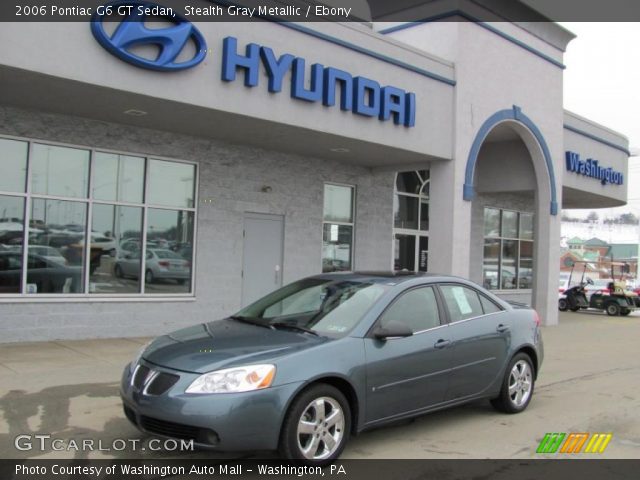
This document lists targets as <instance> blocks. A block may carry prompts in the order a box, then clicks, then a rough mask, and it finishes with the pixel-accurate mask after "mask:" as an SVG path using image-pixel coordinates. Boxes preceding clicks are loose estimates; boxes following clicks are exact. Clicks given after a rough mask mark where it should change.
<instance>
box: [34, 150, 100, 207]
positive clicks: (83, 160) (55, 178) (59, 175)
mask: <svg viewBox="0 0 640 480" xmlns="http://www.w3.org/2000/svg"><path fill="white" fill-rule="evenodd" d="M31 169H32V172H31V192H32V193H39V194H43V195H57V196H60V197H78V198H86V196H87V187H88V182H89V151H88V150H81V149H79V148H67V147H56V146H52V145H41V144H37V143H36V144H34V145H33V152H32V155H31Z"/></svg>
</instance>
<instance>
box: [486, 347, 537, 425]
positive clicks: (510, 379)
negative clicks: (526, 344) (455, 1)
mask: <svg viewBox="0 0 640 480" xmlns="http://www.w3.org/2000/svg"><path fill="white" fill-rule="evenodd" d="M533 372H534V371H533V363H532V362H531V358H529V355H527V354H526V353H518V354H517V355H516V356H514V357H513V358H512V359H511V362H509V366H508V367H507V371H506V373H505V376H504V380H503V381H502V388H501V389H500V395H499V396H498V397H497V398H494V399H492V400H491V405H493V407H494V408H495V409H496V410H498V411H500V412H504V413H520V412H522V411H524V410H525V409H526V408H527V406H528V405H529V402H530V401H531V397H533V390H534V385H535V379H534V373H533Z"/></svg>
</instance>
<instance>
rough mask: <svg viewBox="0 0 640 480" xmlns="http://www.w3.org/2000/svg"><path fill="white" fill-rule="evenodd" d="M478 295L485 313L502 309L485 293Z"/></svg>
mask: <svg viewBox="0 0 640 480" xmlns="http://www.w3.org/2000/svg"><path fill="white" fill-rule="evenodd" d="M478 296H479V297H480V303H481V304H482V309H483V310H484V313H485V315H487V314H489V313H496V312H500V311H501V310H502V309H501V308H500V307H499V306H497V305H496V304H495V303H493V302H492V301H491V300H489V299H488V298H487V297H485V296H484V295H482V294H478Z"/></svg>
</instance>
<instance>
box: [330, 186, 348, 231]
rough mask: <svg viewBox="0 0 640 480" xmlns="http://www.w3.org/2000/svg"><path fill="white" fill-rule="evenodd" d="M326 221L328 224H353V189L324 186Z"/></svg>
mask: <svg viewBox="0 0 640 480" xmlns="http://www.w3.org/2000/svg"><path fill="white" fill-rule="evenodd" d="M324 219H325V221H327V222H345V223H351V222H353V188H352V187H343V186H340V185H330V184H325V186H324Z"/></svg>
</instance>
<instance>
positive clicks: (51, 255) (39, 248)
mask: <svg viewBox="0 0 640 480" xmlns="http://www.w3.org/2000/svg"><path fill="white" fill-rule="evenodd" d="M18 248H20V250H22V247H18ZM29 253H33V254H35V255H40V256H41V257H44V258H46V259H48V260H51V261H52V262H54V263H59V264H61V265H66V264H67V259H66V258H64V256H63V255H62V253H60V250H58V249H57V248H54V247H49V246H46V245H29Z"/></svg>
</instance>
